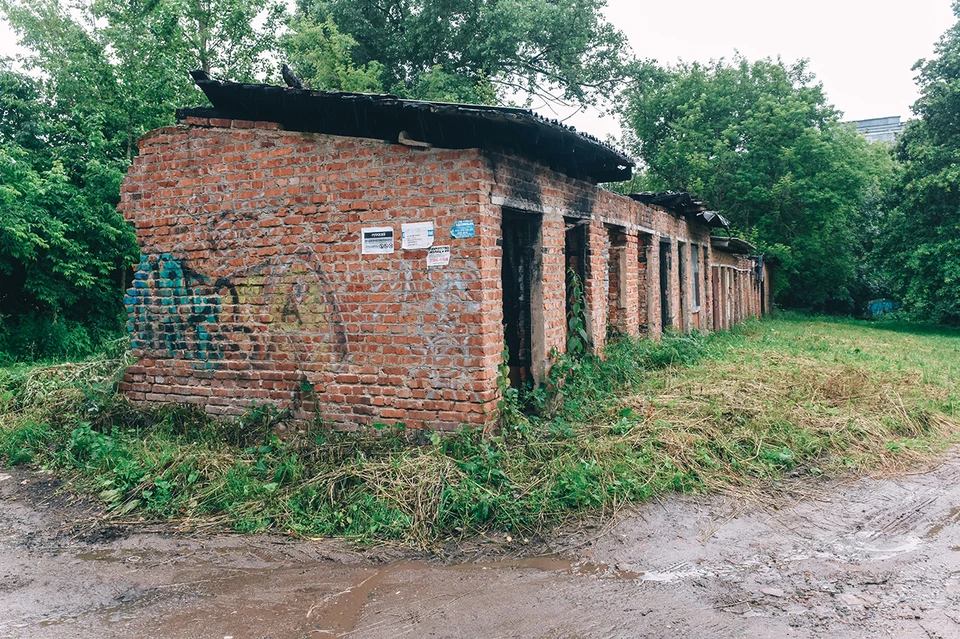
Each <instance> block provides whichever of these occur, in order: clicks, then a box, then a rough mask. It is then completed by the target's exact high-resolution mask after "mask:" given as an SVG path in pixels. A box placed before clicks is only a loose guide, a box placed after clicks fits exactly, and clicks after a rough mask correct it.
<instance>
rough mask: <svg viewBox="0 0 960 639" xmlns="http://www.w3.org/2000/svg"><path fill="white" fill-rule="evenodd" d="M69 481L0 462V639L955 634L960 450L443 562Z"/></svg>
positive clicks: (654, 507) (670, 507)
mask: <svg viewBox="0 0 960 639" xmlns="http://www.w3.org/2000/svg"><path fill="white" fill-rule="evenodd" d="M67 488H68V487H64V486H61V485H59V482H58V480H57V479H55V478H54V477H53V476H51V475H49V474H44V473H35V472H30V471H0V638H5V637H18V638H20V637H23V638H34V637H37V638H39V637H42V638H53V639H56V638H59V637H71V638H75V637H164V638H167V637H169V638H179V637H184V638H186V637H189V638H199V637H212V638H215V639H224V638H227V637H231V638H233V639H241V638H255V639H262V638H264V637H270V638H272V639H282V638H288V637H289V638H301V637H403V636H407V637H477V638H480V637H484V638H486V637H540V638H544V639H547V638H550V639H561V638H573V637H650V638H660V637H663V638H667V637H671V638H672V637H698V638H713V637H716V638H726V637H749V638H760V637H775V638H777V639H786V638H792V637H804V638H806V637H810V638H812V637H816V638H836V639H840V638H844V639H848V638H859V637H863V638H867V637H870V638H873V637H897V638H905V639H911V638H913V637H917V638H924V639H929V638H932V637H943V638H946V637H958V636H960V453H957V452H954V453H953V454H951V455H950V456H948V457H946V458H945V459H944V460H942V463H941V464H940V465H938V466H937V467H936V468H933V469H930V470H927V471H924V472H917V473H914V474H910V475H906V476H902V477H898V478H894V479H885V480H878V479H861V480H856V481H854V480H846V481H814V480H810V479H805V480H802V481H799V480H798V481H795V482H785V483H783V484H779V485H774V486H770V487H768V489H767V490H765V491H764V493H763V495H761V496H759V497H758V496H754V497H752V498H747V497H744V496H743V495H736V496H734V495H713V496H707V497H669V498H666V499H663V500H661V501H659V502H653V503H647V504H644V505H642V506H640V507H638V508H636V509H635V510H632V511H630V512H625V513H621V515H620V516H618V517H617V518H616V519H615V520H614V521H611V522H608V523H607V524H606V525H604V526H595V527H587V528H578V529H577V530H567V531H564V532H559V533H557V534H556V536H554V537H553V538H551V539H549V540H548V541H547V546H548V547H547V548H546V551H545V550H544V548H537V550H536V551H534V552H533V554H531V550H530V548H531V546H530V545H526V546H525V545H523V544H519V545H517V544H516V541H514V542H513V543H512V544H504V545H502V546H501V545H499V544H495V543H483V540H480V541H478V542H476V543H474V544H472V548H470V549H465V553H464V554H461V555H460V558H459V563H447V564H441V563H439V562H437V561H436V560H429V559H427V558H423V557H414V556H412V555H406V554H403V553H401V552H399V551H396V550H383V549H381V550H374V551H364V552H355V551H352V550H351V549H350V548H348V547H347V546H344V545H343V544H340V543H338V542H334V541H330V542H303V541H295V540H292V539H288V538H284V537H269V536H239V535H215V536H196V535H194V536H183V535H174V534H169V533H163V532H149V531H148V530H147V529H146V527H145V526H143V525H137V526H132V527H131V526H119V525H116V524H111V523H110V522H108V521H106V520H104V519H103V518H102V515H101V513H100V512H99V511H98V510H97V507H96V506H95V505H94V504H91V503H89V502H87V501H85V500H84V499H82V498H80V497H76V496H75V495H73V494H72V493H71V492H70V491H69V490H68V489H67ZM497 541H500V540H497ZM495 550H496V551H497V552H499V553H500V554H499V555H497V556H495V555H496V553H495V552H494V551H495ZM470 553H475V554H470Z"/></svg>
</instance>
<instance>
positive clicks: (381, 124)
mask: <svg viewBox="0 0 960 639" xmlns="http://www.w3.org/2000/svg"><path fill="white" fill-rule="evenodd" d="M191 75H193V77H194V81H195V82H196V83H197V86H198V87H200V89H201V90H202V91H203V92H204V94H205V95H206V96H207V99H209V100H210V103H211V104H212V105H213V108H212V109H210V108H194V109H177V117H178V119H181V120H183V119H185V118H186V117H187V116H198V117H219V118H228V119H236V120H254V121H266V122H277V123H279V124H280V125H281V126H283V127H284V128H285V129H287V130H291V131H305V132H312V133H327V134H332V135H343V136H350V137H362V138H373V139H380V140H387V141H390V142H398V141H399V140H400V135H401V133H402V134H404V136H405V138H406V139H410V140H415V141H418V142H425V143H428V144H430V145H432V146H435V147H440V148H448V149H467V148H480V149H489V150H495V151H512V152H514V153H516V154H518V155H520V156H522V157H527V158H530V159H533V160H536V161H538V162H540V163H542V164H545V165H546V166H549V167H551V168H553V169H555V170H557V171H560V172H562V173H564V174H566V175H569V176H571V177H575V178H579V179H584V180H588V181H591V182H593V183H599V182H616V181H621V180H627V179H630V176H631V174H632V168H633V166H634V162H633V160H631V159H630V158H629V157H627V156H626V155H624V154H623V153H620V152H619V151H617V150H615V149H613V148H611V147H609V146H607V145H605V144H603V143H602V142H600V141H599V140H597V139H596V138H593V137H591V136H588V135H585V134H583V133H579V132H577V131H576V129H573V128H571V127H567V126H565V125H563V124H561V123H559V122H557V121H556V120H547V119H546V118H543V117H541V116H539V115H537V114H535V113H534V112H533V111H531V110H529V109H518V108H511V107H495V106H484V105H475V104H454V103H448V102H424V101H419V100H403V99H400V98H398V97H397V96H395V95H383V94H371V93H345V92H338V91H312V90H307V89H292V88H286V87H281V86H274V85H269V84H242V83H238V82H224V81H220V80H215V79H213V78H210V77H209V76H207V75H206V74H205V73H203V72H198V71H192V72H191Z"/></svg>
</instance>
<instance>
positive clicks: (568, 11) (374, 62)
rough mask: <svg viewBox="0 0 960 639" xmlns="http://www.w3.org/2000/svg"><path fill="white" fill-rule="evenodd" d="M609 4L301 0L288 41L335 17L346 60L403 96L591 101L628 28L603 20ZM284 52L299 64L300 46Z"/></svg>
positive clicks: (608, 85)
mask: <svg viewBox="0 0 960 639" xmlns="http://www.w3.org/2000/svg"><path fill="white" fill-rule="evenodd" d="M605 5H606V2H605V0H523V1H518V0H299V2H298V4H297V11H296V19H295V20H294V21H293V22H292V23H291V28H292V29H293V31H294V33H295V38H294V39H293V40H292V41H294V42H295V41H296V39H297V37H300V36H302V35H303V34H304V30H307V29H311V28H312V29H315V28H317V26H319V25H327V24H328V18H330V19H332V22H333V23H334V24H335V25H336V27H337V28H338V30H339V32H340V33H342V34H344V35H346V36H349V38H350V41H349V43H347V44H343V43H341V44H340V48H341V49H344V48H345V49H349V50H350V51H349V53H350V60H349V62H348V63H347V64H353V65H354V66H355V68H356V69H366V70H368V71H373V70H376V72H377V74H378V76H379V85H380V86H382V87H383V88H384V89H386V90H388V91H391V92H394V93H397V94H399V95H401V96H404V97H412V98H420V99H433V100H454V101H463V102H484V103H494V102H502V101H505V100H507V99H508V98H510V97H511V96H513V95H515V94H526V95H533V96H541V97H544V96H551V97H554V98H556V99H563V100H569V101H573V102H577V103H588V102H591V101H592V100H594V99H595V98H596V97H597V96H598V94H600V95H610V94H612V89H613V87H614V86H615V84H616V82H617V80H618V79H619V78H620V77H621V72H622V60H623V53H624V51H625V50H626V39H625V38H624V36H623V34H621V33H620V32H619V31H618V30H617V29H615V28H614V27H613V26H611V25H610V24H609V23H607V22H606V21H605V19H604V18H603V15H602V10H603V8H604V6H605ZM327 37H330V38H332V37H333V36H330V35H328V36H327ZM334 39H335V38H334ZM341 42H342V41H341ZM288 51H289V52H290V55H291V58H293V59H294V61H295V62H300V60H301V59H302V58H300V57H299V54H300V50H299V49H298V48H296V47H294V48H288ZM295 68H296V65H295ZM320 88H324V87H320Z"/></svg>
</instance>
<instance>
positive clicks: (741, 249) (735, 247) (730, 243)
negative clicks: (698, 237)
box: [710, 235, 757, 255]
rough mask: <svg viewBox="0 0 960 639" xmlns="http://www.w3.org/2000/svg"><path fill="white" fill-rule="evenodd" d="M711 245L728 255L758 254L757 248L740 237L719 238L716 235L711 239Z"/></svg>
mask: <svg viewBox="0 0 960 639" xmlns="http://www.w3.org/2000/svg"><path fill="white" fill-rule="evenodd" d="M710 244H711V245H712V246H713V248H715V249H717V250H718V251H724V252H726V253H738V254H741V255H752V254H754V253H756V252H757V247H756V246H754V245H753V244H751V243H750V242H748V241H746V240H742V239H740V238H739V237H718V236H716V235H714V236H713V237H711V238H710Z"/></svg>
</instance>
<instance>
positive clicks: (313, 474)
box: [0, 317, 960, 548]
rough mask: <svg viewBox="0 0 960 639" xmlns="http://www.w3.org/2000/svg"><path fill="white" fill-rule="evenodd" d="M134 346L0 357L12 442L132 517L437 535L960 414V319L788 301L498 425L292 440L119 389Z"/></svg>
mask: <svg viewBox="0 0 960 639" xmlns="http://www.w3.org/2000/svg"><path fill="white" fill-rule="evenodd" d="M122 364H123V362H122V361H120V360H116V359H114V360H109V361H108V360H104V361H101V362H91V363H81V364H71V365H61V366H58V367H47V368H42V369H38V370H31V371H25V370H20V371H16V372H11V371H7V373H6V376H4V374H2V373H0V396H2V397H4V398H5V399H4V403H3V404H2V406H0V454H2V455H3V456H4V458H5V459H6V460H7V462H8V463H34V464H43V465H47V466H49V467H53V468H58V469H61V470H63V471H65V472H71V473H74V474H75V477H76V478H77V480H78V481H79V482H81V483H82V484H83V485H85V486H87V487H89V488H90V489H91V490H93V491H95V492H96V493H97V494H99V495H100V496H101V498H102V499H103V500H104V501H105V502H107V503H108V505H109V507H110V508H111V512H112V513H113V515H114V516H115V517H117V518H119V519H121V520H123V519H129V518H131V517H133V518H136V519H140V518H144V519H147V520H157V519H163V520H167V521H176V522H179V523H181V524H182V525H183V526H184V527H185V528H192V529H195V528H198V527H210V526H230V527H232V528H235V529H237V530H243V531H253V530H275V531H282V532H289V533H291V534H294V535H299V536H304V537H320V536H331V535H338V536H344V537H348V538H352V539H357V540H361V541H373V540H378V541H384V540H397V541H399V542H402V543H405V544H409V545H413V546H417V547H420V548H436V546H437V544H438V543H440V542H442V541H444V540H447V539H457V538H461V537H464V536H469V535H474V534H478V533H479V534H487V533H489V532H490V531H493V530H500V531H509V532H511V533H512V534H515V535H529V534H531V533H534V532H536V531H538V530H541V529H542V528H543V527H544V526H548V525H551V524H554V523H556V522H559V521H562V520H564V519H566V518H569V517H577V516H581V515H582V514H584V513H591V514H600V515H602V514H603V513H605V512H610V511H611V510H615V509H617V508H619V507H620V506H622V505H623V504H624V503H627V502H632V501H637V500H642V499H646V498H649V497H651V496H654V495H658V494H662V493H664V492H665V491H672V490H676V491H700V490H749V491H753V490H755V488H756V486H757V485H758V481H757V480H764V481H766V480H770V479H777V478H779V477H783V476H784V475H785V474H787V473H791V474H795V475H796V474H803V473H811V474H822V473H829V474H836V473H840V472H856V473H864V472H868V473H887V474H889V473H896V472H900V471H902V470H903V469H905V468H910V467H913V466H914V465H915V464H917V463H919V462H922V461H925V460H929V459H931V458H932V457H933V456H934V455H935V454H936V453H938V452H940V451H942V450H943V449H944V448H945V447H946V446H948V445H950V444H951V443H953V442H955V441H956V440H957V437H958V433H960V424H958V419H960V335H958V334H957V333H954V332H950V331H943V330H937V331H933V330H930V329H926V328H923V327H920V328H917V327H911V326H910V325H893V324H889V325H883V324H880V325H877V324H867V323H863V322H860V323H855V322H838V321H833V320H824V319H818V318H814V319H810V318H799V317H787V318H784V319H781V320H777V321H772V322H766V323H763V324H750V325H748V326H745V327H742V328H739V329H737V330H736V331H733V332H731V333H725V334H718V335H712V336H692V337H691V336H684V337H668V338H666V339H665V340H664V341H663V343H661V344H656V345H655V344H652V343H650V342H630V341H626V342H621V343H619V344H614V345H612V346H611V347H610V348H608V350H607V353H606V357H605V358H604V359H599V358H586V359H584V360H583V361H580V362H571V361H564V362H560V363H559V365H558V366H557V367H556V368H555V370H556V371H557V377H556V378H555V379H554V382H555V383H556V385H557V387H559V388H560V389H561V391H560V392H556V391H554V392H546V391H543V390H541V391H537V392H534V393H532V394H530V395H529V397H528V405H527V408H528V409H529V408H535V407H539V414H538V415H533V416H529V417H527V418H519V417H518V418H517V419H516V420H515V422H514V423H512V424H509V425H508V427H507V428H505V429H504V431H503V432H502V433H501V434H500V435H498V436H495V437H484V436H483V435H482V434H481V433H479V432H476V431H463V432H460V433H456V434H452V435H446V436H443V437H440V436H436V435H435V436H429V434H424V433H422V432H419V431H416V432H412V431H408V430H406V429H404V428H402V427H399V428H396V427H387V428H383V429H382V430H377V429H370V430H368V431H363V432H360V433H349V434H345V433H331V432H328V431H325V430H323V429H308V430H307V431H306V432H302V433H300V434H299V435H298V436H297V437H295V438H293V439H292V440H289V441H280V440H277V439H276V438H274V437H272V436H271V428H272V426H274V425H276V423H277V421H278V420H279V419H282V417H283V416H282V415H280V414H277V413H276V412H272V411H270V410H268V409H264V408H260V409H257V410H254V411H252V413H251V415H249V416H248V417H247V418H245V420H244V421H242V422H235V423H224V422H214V421H212V420H210V419H208V418H205V417H203V416H202V415H200V414H198V413H196V412H194V411H191V410H188V409H184V408H175V407H170V408H165V409H160V410H151V411H144V410H138V409H135V408H134V407H131V406H130V405H129V404H127V403H126V402H125V401H123V400H122V398H118V397H117V396H116V395H114V394H112V392H110V391H109V382H108V380H109V379H112V377H111V376H112V375H114V374H115V373H116V371H118V370H120V369H122ZM91 380H93V382H94V383H91ZM548 407H549V409H548ZM511 414H519V412H518V411H512V412H511Z"/></svg>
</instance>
